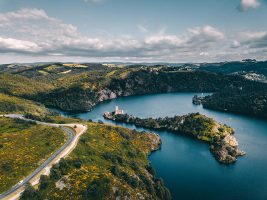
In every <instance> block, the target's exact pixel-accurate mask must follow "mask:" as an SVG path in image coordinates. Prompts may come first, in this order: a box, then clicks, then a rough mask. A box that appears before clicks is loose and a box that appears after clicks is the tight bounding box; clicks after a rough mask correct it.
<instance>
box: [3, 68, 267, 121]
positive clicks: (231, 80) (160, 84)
mask: <svg viewBox="0 0 267 200" xmlns="http://www.w3.org/2000/svg"><path fill="white" fill-rule="evenodd" d="M0 69H1V70H2V72H0V83H1V84H0V93H3V94H8V95H11V96H16V97H20V98H27V99H30V100H33V101H37V102H40V103H42V104H44V105H46V106H53V107H57V108H60V109H63V110H66V111H87V110H90V109H92V107H93V106H95V105H96V104H98V103H100V102H102V101H105V100H108V99H113V98H117V97H119V96H131V95H140V94H152V93H166V92H212V93H215V95H216V96H215V95H214V96H212V97H210V98H207V99H206V101H205V103H204V106H205V107H207V108H212V109H219V110H227V111H233V112H240V113H245V114H246V113H247V111H246V110H247V107H248V106H249V107H250V108H251V109H253V112H252V114H254V115H256V116H263V117H265V116H264V115H262V113H264V112H265V109H266V105H267V103H266V91H267V89H266V88H267V87H266V84H265V83H262V82H258V81H251V80H248V79H246V78H245V77H243V76H240V75H238V74H231V75H228V74H221V73H214V72H208V71H205V70H203V69H198V68H196V69H193V68H184V67H183V66H182V67H168V66H161V65H157V66H143V65H137V66H129V67H128V66H123V65H107V64H105V65H102V64H88V63H87V64H75V63H52V64H43V65H38V66H21V68H20V67H18V66H17V65H15V66H13V65H12V66H5V67H0ZM237 69H238V68H237ZM251 92H253V94H252V93H251ZM241 96H242V98H243V100H242V101H240V98H241ZM218 99H221V101H220V102H218ZM244 99H246V101H244ZM247 102H249V104H248V103H247ZM225 105H226V106H227V107H225ZM255 108H256V109H255ZM242 110H245V111H242Z"/></svg>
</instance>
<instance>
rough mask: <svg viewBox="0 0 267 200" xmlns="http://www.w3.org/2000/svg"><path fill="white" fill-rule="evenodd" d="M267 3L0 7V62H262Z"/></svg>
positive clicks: (3, 2) (230, 0) (83, 2)
mask: <svg viewBox="0 0 267 200" xmlns="http://www.w3.org/2000/svg"><path fill="white" fill-rule="evenodd" d="M266 19H267V3H266V1H265V0H201V1H200V0H134V1H133V0H56V1H55V0H45V1H44V0H0V53H1V54H0V60H1V61H0V62H2V63H5V62H39V61H80V62H85V61H88V62H90V61H94V62H101V61H127V62H128V61H133V62H159V61H163V62H214V61H225V60H241V59H244V58H256V59H259V60H264V59H267V20H266Z"/></svg>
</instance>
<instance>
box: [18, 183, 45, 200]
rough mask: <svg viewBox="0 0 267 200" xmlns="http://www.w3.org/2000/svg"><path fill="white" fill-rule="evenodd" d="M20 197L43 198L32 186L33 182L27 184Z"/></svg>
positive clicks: (22, 198)
mask: <svg viewBox="0 0 267 200" xmlns="http://www.w3.org/2000/svg"><path fill="white" fill-rule="evenodd" d="M20 199H21V200H41V199H42V198H41V196H40V194H39V193H38V192H37V191H36V190H35V189H34V188H33V187H32V185H31V184H27V185H26V188H25V190H24V192H23V193H22V195H21V197H20Z"/></svg>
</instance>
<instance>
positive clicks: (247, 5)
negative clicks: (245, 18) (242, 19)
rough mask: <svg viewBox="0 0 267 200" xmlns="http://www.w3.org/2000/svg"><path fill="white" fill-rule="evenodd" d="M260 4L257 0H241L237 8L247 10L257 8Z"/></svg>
mask: <svg viewBox="0 0 267 200" xmlns="http://www.w3.org/2000/svg"><path fill="white" fill-rule="evenodd" d="M259 6H260V2H259V0H241V2H240V5H239V7H238V8H239V10H241V11H247V10H249V9H252V8H258V7H259Z"/></svg>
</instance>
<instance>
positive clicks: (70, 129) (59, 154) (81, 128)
mask: <svg viewBox="0 0 267 200" xmlns="http://www.w3.org/2000/svg"><path fill="white" fill-rule="evenodd" d="M0 117H8V118H13V119H22V120H25V121H33V122H36V123H37V124H41V125H46V126H52V127H59V128H62V129H63V130H64V131H65V132H66V133H67V134H68V141H67V142H66V143H65V144H64V145H63V146H61V147H60V148H59V149H58V150H57V151H56V152H55V153H54V154H53V155H52V156H50V157H49V158H48V159H47V160H46V161H45V162H44V163H43V164H42V165H41V166H39V167H38V168H37V169H36V170H35V171H34V172H33V173H32V174H30V175H28V176H27V177H26V178H24V179H23V182H20V183H18V184H16V185H15V186H13V187H12V188H10V189H9V190H8V191H6V192H4V193H2V194H0V199H1V200H13V199H18V198H19V196H20V195H21V193H22V192H23V191H24V189H25V185H26V184H27V183H31V184H32V185H37V184H38V183H39V179H40V176H41V175H48V174H49V172H50V169H51V167H52V165H54V164H56V163H58V162H59V160H60V159H61V158H65V157H66V156H68V155H69V154H70V153H71V152H72V150H73V149H75V147H76V146H77V143H78V141H79V138H80V136H81V135H82V134H83V133H85V132H86V130H87V126H86V125H82V124H52V123H46V122H40V121H35V120H31V119H26V118H25V117H24V116H23V115H20V114H8V115H0Z"/></svg>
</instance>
